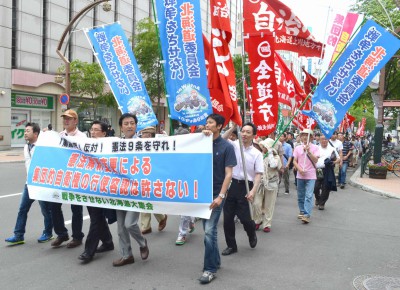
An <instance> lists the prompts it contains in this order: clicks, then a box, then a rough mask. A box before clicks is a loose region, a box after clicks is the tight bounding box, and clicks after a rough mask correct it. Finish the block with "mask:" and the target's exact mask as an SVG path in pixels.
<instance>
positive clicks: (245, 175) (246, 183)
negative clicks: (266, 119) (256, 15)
mask: <svg viewBox="0 0 400 290" xmlns="http://www.w3.org/2000/svg"><path fill="white" fill-rule="evenodd" d="M240 7H241V8H242V10H243V1H242V0H240ZM240 18H241V19H240V37H241V41H242V82H243V83H242V87H243V119H244V120H243V122H245V121H246V100H245V97H246V88H245V87H244V80H245V78H246V76H245V70H244V65H245V61H244V60H245V54H244V41H243V40H244V39H243V38H244V37H243V13H242V14H241V16H240ZM250 118H251V116H250ZM250 120H251V119H250ZM237 131H238V139H239V147H240V155H241V157H242V167H243V174H244V180H245V185H246V196H248V195H249V192H250V188H249V181H248V178H247V169H246V160H245V157H244V151H243V141H242V134H241V128H240V127H239V126H238V130H237ZM248 203H249V210H250V216H251V218H252V219H254V217H253V206H252V204H251V202H250V201H248Z"/></svg>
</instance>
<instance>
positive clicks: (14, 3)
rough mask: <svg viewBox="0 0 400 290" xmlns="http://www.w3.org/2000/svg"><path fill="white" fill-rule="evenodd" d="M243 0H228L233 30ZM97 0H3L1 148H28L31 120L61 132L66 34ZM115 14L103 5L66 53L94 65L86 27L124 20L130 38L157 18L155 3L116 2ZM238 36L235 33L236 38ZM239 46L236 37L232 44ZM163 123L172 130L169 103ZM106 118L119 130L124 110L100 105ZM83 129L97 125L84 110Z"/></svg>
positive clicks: (205, 7)
mask: <svg viewBox="0 0 400 290" xmlns="http://www.w3.org/2000/svg"><path fill="white" fill-rule="evenodd" d="M238 1H239V0H233V1H228V2H229V13H230V15H231V19H232V24H233V26H232V30H237V29H239V27H236V26H237V25H238V23H239V22H238V21H237V19H236V15H238V11H237V9H239V5H237V2H238ZM90 3H93V1H91V0H0V17H1V20H0V33H1V35H2V37H1V40H0V75H1V78H0V150H7V149H10V148H11V147H21V146H23V145H24V144H25V141H24V129H25V124H26V123H27V122H36V123H38V124H39V125H40V126H41V128H45V127H47V126H48V124H52V126H53V129H54V130H57V131H61V130H62V129H63V128H62V119H61V118H60V115H61V113H62V111H63V110H64V109H65V105H61V104H60V101H59V98H60V95H62V94H63V93H65V87H64V83H59V82H56V78H55V77H56V76H57V70H58V68H59V67H60V66H62V65H63V64H64V63H63V61H62V60H61V58H60V57H59V56H58V54H57V53H56V49H57V46H58V43H59V41H60V38H61V35H62V34H63V32H64V30H65V29H66V27H67V26H68V24H69V23H70V21H71V20H72V19H73V17H74V16H75V15H76V14H77V13H78V12H79V11H81V10H82V9H83V8H84V7H86V6H87V5H89V4H90ZM108 3H109V4H111V10H110V11H108V12H106V11H103V7H102V4H99V5H97V6H95V7H94V8H93V9H91V10H89V11H88V12H87V13H86V14H84V15H83V16H82V17H81V18H80V20H79V21H77V22H76V24H75V26H73V27H72V29H71V31H72V33H71V34H68V35H67V37H66V39H65V41H64V42H63V47H62V49H63V53H64V55H65V56H66V57H67V58H68V59H69V61H73V60H75V59H79V60H81V61H84V62H89V63H91V62H94V61H95V57H94V55H93V52H92V49H91V46H90V44H89V42H88V41H87V39H86V36H85V35H84V32H83V28H90V27H94V26H98V25H102V24H109V23H113V22H115V21H119V22H120V23H121V25H122V27H123V29H124V30H125V33H126V35H127V37H128V38H130V37H131V36H133V34H134V32H135V30H136V25H137V22H138V21H140V20H142V19H143V18H147V17H150V18H152V19H154V12H153V11H154V10H153V6H152V5H153V4H152V1H151V0H110V1H109V2H108ZM200 3H201V10H202V26H203V32H204V33H205V35H206V36H207V37H209V36H210V31H211V28H210V23H209V22H210V16H209V15H210V10H211V8H210V1H209V0H201V1H200ZM235 36H236V34H234V37H235ZM232 44H233V46H236V39H233V40H232ZM70 97H71V101H70V104H69V106H70V107H71V108H72V109H76V107H74V104H78V103H79V102H80V101H82V99H79V98H78V96H77V95H74V93H73V92H71V96H70ZM161 105H162V110H161V113H160V116H158V119H159V121H160V123H162V124H165V125H164V126H165V130H166V131H167V132H168V130H169V124H170V122H169V121H168V109H167V107H166V104H165V101H164V100H163V101H162V103H161ZM97 115H98V116H99V118H100V119H103V120H105V121H107V122H108V123H109V124H111V125H112V126H113V127H114V128H115V129H116V130H117V131H118V118H119V116H120V112H119V110H118V109H117V108H106V107H100V108H99V110H98V114H97ZM79 116H80V129H83V130H84V129H86V127H87V126H86V127H85V125H87V124H89V123H90V121H91V116H90V112H89V111H86V112H85V111H81V112H79Z"/></svg>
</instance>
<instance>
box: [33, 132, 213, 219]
mask: <svg viewBox="0 0 400 290" xmlns="http://www.w3.org/2000/svg"><path fill="white" fill-rule="evenodd" d="M49 156H57V158H49ZM188 164H190V168H188ZM27 184H28V187H29V194H30V197H31V198H34V199H38V200H47V201H52V202H60V203H71V204H78V205H88V206H96V207H105V208H114V209H122V210H128V211H140V212H149V213H166V214H173V215H193V216H198V217H203V218H208V217H209V214H210V210H209V205H210V204H211V202H212V137H211V136H209V137H206V136H205V135H204V134H201V133H200V134H188V135H180V136H171V137H162V138H146V139H144V138H134V139H120V138H116V137H114V138H100V139H90V138H87V139H85V138H83V139H82V138H76V137H70V136H66V137H60V136H58V134H56V133H54V134H53V133H52V132H44V133H43V134H40V137H39V140H38V142H37V144H36V147H35V152H34V155H33V157H32V162H31V165H30V167H29V172H28V178H27Z"/></svg>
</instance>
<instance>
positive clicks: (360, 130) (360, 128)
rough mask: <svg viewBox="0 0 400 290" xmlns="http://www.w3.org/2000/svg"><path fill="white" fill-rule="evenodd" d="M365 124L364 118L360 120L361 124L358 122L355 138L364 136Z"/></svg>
mask: <svg viewBox="0 0 400 290" xmlns="http://www.w3.org/2000/svg"><path fill="white" fill-rule="evenodd" d="M366 123H367V119H365V118H362V119H361V124H360V122H358V130H357V132H356V135H357V136H364V134H365V124H366Z"/></svg>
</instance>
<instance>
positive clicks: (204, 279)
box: [199, 271, 217, 284]
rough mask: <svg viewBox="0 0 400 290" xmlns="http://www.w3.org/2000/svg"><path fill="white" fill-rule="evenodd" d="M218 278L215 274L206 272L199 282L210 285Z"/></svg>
mask: <svg viewBox="0 0 400 290" xmlns="http://www.w3.org/2000/svg"><path fill="white" fill-rule="evenodd" d="M216 277H217V276H215V273H211V272H208V271H204V273H203V275H201V277H200V278H199V281H200V283H201V284H208V283H210V282H211V281H212V280H214V279H215V278H216Z"/></svg>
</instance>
